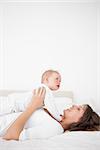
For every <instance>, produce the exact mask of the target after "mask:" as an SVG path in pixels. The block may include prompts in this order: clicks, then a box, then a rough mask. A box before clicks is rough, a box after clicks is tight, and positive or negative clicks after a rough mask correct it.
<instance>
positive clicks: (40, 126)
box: [0, 109, 64, 140]
mask: <svg viewBox="0 0 100 150" xmlns="http://www.w3.org/2000/svg"><path fill="white" fill-rule="evenodd" d="M21 113H22V112H20V113H12V114H9V115H5V116H2V117H0V120H1V123H0V126H1V129H0V130H1V131H0V132H1V133H0V135H3V134H4V133H5V132H6V130H7V129H8V127H9V126H10V125H11V124H12V123H13V122H14V121H15V119H16V118H17V117H18V116H19V115H20V114H21ZM4 127H5V128H4ZM63 132H64V130H63V128H62V126H61V124H60V123H59V122H57V121H56V120H55V119H53V118H52V117H51V116H50V115H49V114H48V113H46V112H45V111H44V110H43V109H39V110H37V111H35V112H34V113H33V114H32V116H31V117H30V118H29V120H28V121H27V122H26V124H25V126H24V129H23V131H22V132H21V134H20V136H19V140H26V139H41V138H50V137H52V136H56V135H59V134H61V133H63Z"/></svg>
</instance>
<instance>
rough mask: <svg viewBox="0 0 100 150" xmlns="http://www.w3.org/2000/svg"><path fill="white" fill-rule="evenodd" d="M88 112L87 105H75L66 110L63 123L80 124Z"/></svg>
mask: <svg viewBox="0 0 100 150" xmlns="http://www.w3.org/2000/svg"><path fill="white" fill-rule="evenodd" d="M85 110H86V105H73V106H72V107H70V108H69V109H66V110H64V115H63V116H62V122H64V123H67V124H71V123H75V122H78V121H79V120H80V118H81V117H82V116H83V114H84V112H85Z"/></svg>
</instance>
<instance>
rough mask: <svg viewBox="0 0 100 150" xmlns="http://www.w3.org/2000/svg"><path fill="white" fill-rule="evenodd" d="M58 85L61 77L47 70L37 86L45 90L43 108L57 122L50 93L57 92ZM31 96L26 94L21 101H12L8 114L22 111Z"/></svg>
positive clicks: (55, 72) (58, 115)
mask: <svg viewBox="0 0 100 150" xmlns="http://www.w3.org/2000/svg"><path fill="white" fill-rule="evenodd" d="M60 83H61V76H60V74H59V72H58V71H55V70H47V71H45V72H44V73H43V74H42V77H41V84H40V86H39V87H45V89H46V95H45V100H44V108H47V109H48V111H49V112H50V113H51V114H52V116H54V117H55V118H56V119H57V120H58V121H60V120H61V116H60V114H59V113H58V110H57V107H56V105H55V103H54V98H53V94H52V91H55V90H58V89H59V87H60ZM39 87H38V88H39ZM32 94H33V93H32V92H28V93H26V94H25V98H24V99H23V100H19V101H18V100H15V101H14V100H13V99H12V103H10V108H11V109H10V111H9V113H11V112H20V111H24V110H25V108H26V107H27V105H28V103H29V102H30V101H31V97H32ZM0 103H1V104H3V107H5V106H4V103H3V102H2V101H1V102H0ZM6 108H7V103H6ZM3 113H4V112H3V111H2V112H1V113H0V114H2V115H3Z"/></svg>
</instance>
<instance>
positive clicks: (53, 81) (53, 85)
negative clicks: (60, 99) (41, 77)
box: [47, 73, 61, 90]
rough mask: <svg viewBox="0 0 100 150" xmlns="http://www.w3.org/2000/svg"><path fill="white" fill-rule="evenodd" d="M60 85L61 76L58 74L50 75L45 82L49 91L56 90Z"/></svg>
mask: <svg viewBox="0 0 100 150" xmlns="http://www.w3.org/2000/svg"><path fill="white" fill-rule="evenodd" d="M60 83H61V76H60V74H58V73H52V74H51V75H50V76H49V77H48V80H47V86H48V87H49V88H50V89H51V90H58V89H59V87H60Z"/></svg>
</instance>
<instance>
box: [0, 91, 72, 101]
mask: <svg viewBox="0 0 100 150" xmlns="http://www.w3.org/2000/svg"><path fill="white" fill-rule="evenodd" d="M24 92H28V91H26V90H6V89H5V90H0V96H8V95H9V94H11V93H24ZM53 94H54V96H55V97H69V98H72V99H73V92H72V91H57V92H53Z"/></svg>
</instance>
